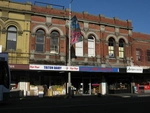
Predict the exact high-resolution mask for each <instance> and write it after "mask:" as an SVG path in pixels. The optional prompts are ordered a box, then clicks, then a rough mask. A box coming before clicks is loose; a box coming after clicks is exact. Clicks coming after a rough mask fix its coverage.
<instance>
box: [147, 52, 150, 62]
mask: <svg viewBox="0 0 150 113" xmlns="http://www.w3.org/2000/svg"><path fill="white" fill-rule="evenodd" d="M147 61H148V62H150V50H147Z"/></svg>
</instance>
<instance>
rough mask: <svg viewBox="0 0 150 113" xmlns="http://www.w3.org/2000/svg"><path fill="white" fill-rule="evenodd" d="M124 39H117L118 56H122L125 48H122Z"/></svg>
mask: <svg viewBox="0 0 150 113" xmlns="http://www.w3.org/2000/svg"><path fill="white" fill-rule="evenodd" d="M124 45H125V41H124V40H123V39H120V40H119V58H124V55H125V53H124V52H125V50H124Z"/></svg>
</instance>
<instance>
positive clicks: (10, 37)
mask: <svg viewBox="0 0 150 113" xmlns="http://www.w3.org/2000/svg"><path fill="white" fill-rule="evenodd" d="M16 42H17V28H16V27H15V26H10V27H8V29H7V44H6V45H7V47H6V49H7V50H16Z"/></svg>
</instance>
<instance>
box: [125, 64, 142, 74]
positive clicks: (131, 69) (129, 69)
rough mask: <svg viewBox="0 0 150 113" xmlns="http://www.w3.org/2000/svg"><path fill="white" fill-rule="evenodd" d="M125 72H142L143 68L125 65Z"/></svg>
mask: <svg viewBox="0 0 150 113" xmlns="http://www.w3.org/2000/svg"><path fill="white" fill-rule="evenodd" d="M127 73H143V68H142V67H135V66H127Z"/></svg>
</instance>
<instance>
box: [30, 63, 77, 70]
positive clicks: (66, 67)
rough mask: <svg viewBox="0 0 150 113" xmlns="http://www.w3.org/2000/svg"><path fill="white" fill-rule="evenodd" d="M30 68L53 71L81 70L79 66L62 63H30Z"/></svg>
mask: <svg viewBox="0 0 150 113" xmlns="http://www.w3.org/2000/svg"><path fill="white" fill-rule="evenodd" d="M29 69H30V70H51V71H79V67H78V66H60V65H36V64H30V66H29Z"/></svg>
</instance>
